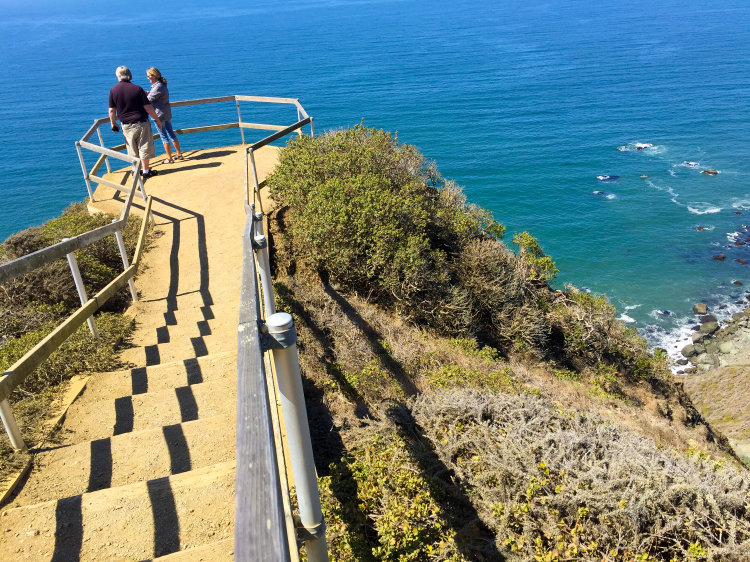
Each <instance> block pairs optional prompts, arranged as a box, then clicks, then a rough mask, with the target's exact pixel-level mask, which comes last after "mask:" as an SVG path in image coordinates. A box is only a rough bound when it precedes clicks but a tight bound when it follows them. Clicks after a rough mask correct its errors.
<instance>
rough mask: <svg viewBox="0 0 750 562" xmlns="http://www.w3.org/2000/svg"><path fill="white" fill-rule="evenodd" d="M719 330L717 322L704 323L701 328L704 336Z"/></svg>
mask: <svg viewBox="0 0 750 562" xmlns="http://www.w3.org/2000/svg"><path fill="white" fill-rule="evenodd" d="M718 329H719V323H718V322H706V323H705V324H703V325H702V326H701V332H703V333H704V334H713V333H714V332H716V331H717V330H718Z"/></svg>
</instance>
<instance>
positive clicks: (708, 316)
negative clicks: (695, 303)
mask: <svg viewBox="0 0 750 562" xmlns="http://www.w3.org/2000/svg"><path fill="white" fill-rule="evenodd" d="M706 322H716V317H715V316H714V315H713V314H706V315H705V316H701V324H705V323H706Z"/></svg>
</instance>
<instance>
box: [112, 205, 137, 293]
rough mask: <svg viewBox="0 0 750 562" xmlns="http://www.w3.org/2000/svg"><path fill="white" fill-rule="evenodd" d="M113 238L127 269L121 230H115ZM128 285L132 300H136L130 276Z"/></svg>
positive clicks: (133, 284) (126, 256)
mask: <svg viewBox="0 0 750 562" xmlns="http://www.w3.org/2000/svg"><path fill="white" fill-rule="evenodd" d="M112 222H117V219H115V220H113V221H112ZM115 238H117V247H118V248H120V257H122V265H123V267H124V268H125V269H127V268H129V267H130V262H129V261H128V253H127V251H126V250H125V241H124V240H123V239H122V232H120V231H119V230H118V231H117V232H115ZM128 285H129V286H130V294H131V295H132V296H133V302H136V301H138V293H136V292H135V283H133V278H132V277H131V278H130V279H128Z"/></svg>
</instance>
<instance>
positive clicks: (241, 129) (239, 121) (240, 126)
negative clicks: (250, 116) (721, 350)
mask: <svg viewBox="0 0 750 562" xmlns="http://www.w3.org/2000/svg"><path fill="white" fill-rule="evenodd" d="M234 101H235V103H236V104H237V125H238V126H239V128H240V134H241V135H242V144H243V145H244V144H245V129H243V128H242V113H240V100H238V99H236V98H235V100H234Z"/></svg>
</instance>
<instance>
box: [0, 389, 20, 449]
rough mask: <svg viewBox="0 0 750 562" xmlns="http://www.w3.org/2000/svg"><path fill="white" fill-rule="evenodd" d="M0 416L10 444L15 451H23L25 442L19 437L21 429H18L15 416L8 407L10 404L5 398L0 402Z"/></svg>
mask: <svg viewBox="0 0 750 562" xmlns="http://www.w3.org/2000/svg"><path fill="white" fill-rule="evenodd" d="M0 418H1V419H2V420H3V425H4V426H5V431H6V432H7V433H8V438H9V439H10V444H11V445H12V446H13V448H14V449H15V450H16V451H25V450H26V443H24V442H23V437H21V430H20V429H18V424H17V423H16V418H14V417H13V412H12V411H11V409H10V404H8V401H7V400H3V401H2V402H0Z"/></svg>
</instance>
